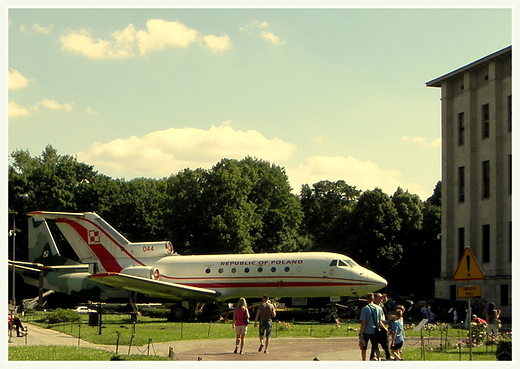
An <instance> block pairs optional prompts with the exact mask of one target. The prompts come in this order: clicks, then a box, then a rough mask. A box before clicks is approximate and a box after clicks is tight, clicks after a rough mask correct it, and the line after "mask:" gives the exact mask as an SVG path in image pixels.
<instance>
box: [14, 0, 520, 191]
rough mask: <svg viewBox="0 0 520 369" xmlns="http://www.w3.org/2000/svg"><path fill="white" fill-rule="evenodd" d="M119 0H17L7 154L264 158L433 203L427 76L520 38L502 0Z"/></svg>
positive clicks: (99, 160)
mask: <svg viewBox="0 0 520 369" xmlns="http://www.w3.org/2000/svg"><path fill="white" fill-rule="evenodd" d="M73 3H74V2H72V3H71V2H68V4H73ZM263 3H266V2H263ZM419 3H420V2H419ZM473 3H474V4H476V5H475V6H478V4H480V3H479V2H476V3H475V2H473ZM74 4H75V3H74ZM104 4H106V6H105V7H92V5H91V7H90V8H70V7H69V8H63V7H61V6H58V7H52V8H31V7H30V6H29V7H23V8H13V7H11V8H9V9H7V15H6V19H8V24H7V25H6V32H7V36H6V38H7V45H6V50H7V58H6V59H7V60H6V64H7V65H6V67H7V68H6V69H7V77H6V79H7V82H8V83H7V84H8V86H7V97H6V100H7V101H6V102H5V104H6V106H7V112H6V116H7V121H8V127H7V142H6V143H5V145H6V151H7V154H10V153H12V152H13V151H14V150H18V149H23V150H29V152H30V154H31V155H32V156H39V155H40V154H41V152H42V151H43V150H44V148H45V147H46V146H47V145H52V146H53V147H54V148H55V149H56V150H57V151H58V154H60V155H75V156H76V157H77V159H78V161H80V162H84V163H86V164H89V165H93V166H94V170H96V171H98V172H99V173H102V174H105V175H108V176H110V177H112V178H124V179H126V180H130V179H133V178H136V177H147V178H164V177H168V176H170V175H171V174H175V173H178V172H179V171H181V170H183V169H185V168H190V169H196V168H206V169H210V168H211V167H212V166H214V165H215V164H217V163H218V162H219V161H220V160H221V159H222V158H231V159H238V160H240V159H242V158H244V157H246V156H251V157H254V158H258V159H262V160H267V161H269V162H271V163H273V164H276V165H278V166H280V167H282V168H284V169H285V172H286V174H287V175H288V178H289V182H290V184H291V187H292V188H293V192H294V193H299V191H300V189H301V185H302V184H309V185H312V184H314V183H316V182H318V181H322V180H329V181H337V180H344V181H345V182H346V183H347V184H349V185H352V186H355V187H356V188H358V189H360V190H363V191H365V190H373V189H374V188H376V187H378V188H381V189H382V190H383V191H384V192H385V193H387V194H389V195H392V194H393V193H394V192H395V190H396V189H397V188H398V187H401V188H402V189H404V190H408V191H409V192H410V193H412V194H416V195H419V196H420V197H421V198H422V199H423V200H426V199H427V198H428V197H429V196H431V194H432V193H433V189H434V187H435V185H436V183H437V181H439V180H441V139H440V137H441V133H440V132H441V116H440V111H441V101H440V89H438V88H429V87H426V82H428V81H430V80H433V79H435V78H437V77H440V76H442V75H444V74H447V73H449V72H451V71H453V70H455V69H457V68H459V67H462V66H464V65H467V64H469V63H471V62H473V61H475V60H478V59H480V58H482V57H484V56H486V55H489V54H491V53H493V52H496V51H498V50H500V49H503V48H505V47H507V46H510V45H511V44H512V40H513V37H512V11H511V9H510V8H507V7H501V8H500V7H497V8H495V7H489V5H488V6H487V7H480V8H468V7H463V8H453V7H435V8H432V7H429V8H428V7H425V8H423V7H421V8H395V7H390V8H380V7H377V6H373V7H370V8H356V7H352V6H351V7H341V8H338V7H336V8H319V7H317V6H320V5H319V4H318V5H316V4H314V6H313V7H310V8H291V7H285V8H275V7H262V8H260V7H254V8H229V7H226V8H223V7H220V8H208V7H204V6H200V7H198V8H193V7H192V8H182V7H178V8H171V5H169V6H170V7H169V8H162V7H161V8H157V7H154V8H144V7H142V6H143V5H142V4H141V5H140V7H139V8H132V9H129V8H108V7H107V6H108V5H109V4H110V1H108V2H104ZM305 4H308V2H305ZM345 4H348V2H345ZM452 4H453V5H454V6H455V5H456V4H458V3H457V2H455V3H452ZM75 5H79V4H75ZM129 5H131V4H129ZM17 6H19V5H17ZM8 162H9V163H11V161H8Z"/></svg>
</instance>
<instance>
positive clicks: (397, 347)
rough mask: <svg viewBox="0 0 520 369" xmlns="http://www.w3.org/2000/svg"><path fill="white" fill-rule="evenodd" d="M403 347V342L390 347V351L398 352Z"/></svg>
mask: <svg viewBox="0 0 520 369" xmlns="http://www.w3.org/2000/svg"><path fill="white" fill-rule="evenodd" d="M402 347H403V342H399V343H396V344H395V345H392V346H390V350H394V351H397V350H400V349H401V348H402Z"/></svg>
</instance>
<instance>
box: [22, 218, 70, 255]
mask: <svg viewBox="0 0 520 369" xmlns="http://www.w3.org/2000/svg"><path fill="white" fill-rule="evenodd" d="M28 222H29V225H28V229H29V232H28V236H29V260H30V261H31V262H34V263H40V264H43V265H70V264H77V262H76V261H74V260H71V259H68V258H65V257H63V256H61V255H60V252H59V250H58V247H57V246H56V242H55V241H54V237H53V236H52V233H51V231H50V229H49V225H48V224H47V222H46V221H45V219H44V218H36V217H30V218H29V219H28Z"/></svg>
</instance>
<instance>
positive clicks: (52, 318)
mask: <svg viewBox="0 0 520 369" xmlns="http://www.w3.org/2000/svg"><path fill="white" fill-rule="evenodd" d="M46 320H47V323H49V324H56V323H65V322H79V321H80V320H81V318H80V317H79V315H78V313H76V312H75V311H72V310H66V309H56V310H54V311H53V312H52V313H50V314H49V315H48V316H47V319H46Z"/></svg>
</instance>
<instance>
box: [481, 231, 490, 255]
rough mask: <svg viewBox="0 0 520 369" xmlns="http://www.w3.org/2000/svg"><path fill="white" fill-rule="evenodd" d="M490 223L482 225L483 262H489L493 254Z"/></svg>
mask: <svg viewBox="0 0 520 369" xmlns="http://www.w3.org/2000/svg"><path fill="white" fill-rule="evenodd" d="M490 229H491V227H490V225H489V224H484V225H483V226H482V262H483V263H489V258H490V254H491V246H490V245H491V234H490Z"/></svg>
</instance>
